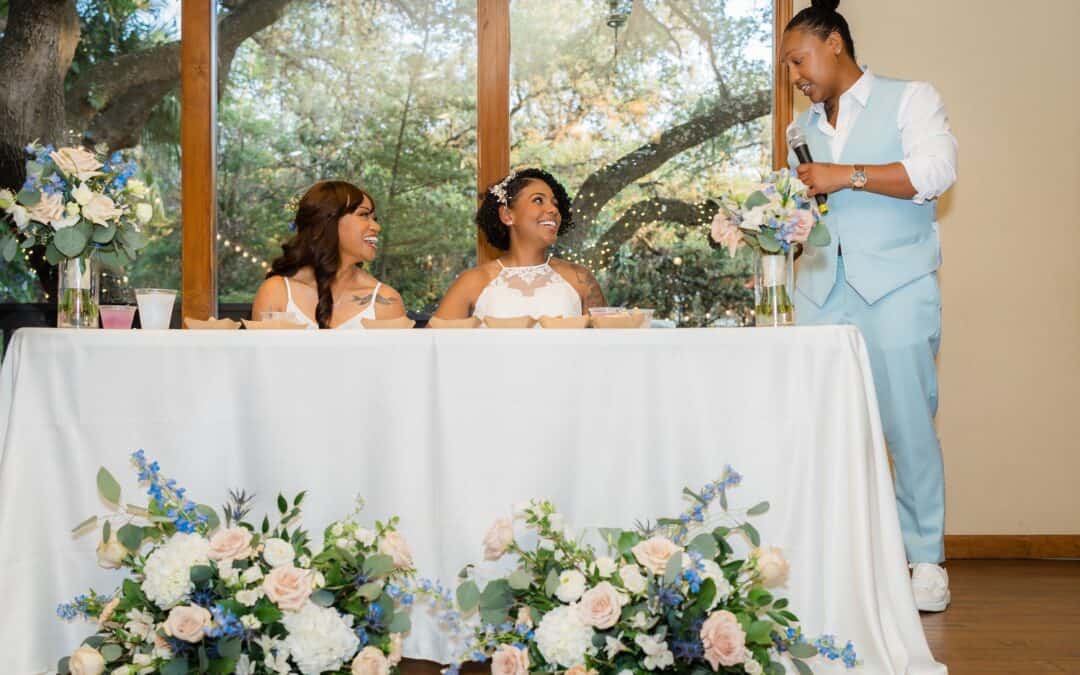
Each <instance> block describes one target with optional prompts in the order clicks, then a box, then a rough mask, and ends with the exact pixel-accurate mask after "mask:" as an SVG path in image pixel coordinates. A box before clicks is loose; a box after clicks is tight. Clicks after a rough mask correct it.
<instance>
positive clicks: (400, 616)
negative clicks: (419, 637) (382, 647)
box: [387, 612, 412, 633]
mask: <svg viewBox="0 0 1080 675" xmlns="http://www.w3.org/2000/svg"><path fill="white" fill-rule="evenodd" d="M410 628H412V619H411V618H409V614H408V612H398V613H397V614H395V615H394V620H393V621H391V622H390V627H389V628H387V630H388V631H390V632H391V633H407V632H408V631H409V629H410Z"/></svg>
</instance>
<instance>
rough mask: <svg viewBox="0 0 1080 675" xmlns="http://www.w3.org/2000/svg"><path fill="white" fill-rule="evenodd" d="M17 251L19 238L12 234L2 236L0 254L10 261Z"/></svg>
mask: <svg viewBox="0 0 1080 675" xmlns="http://www.w3.org/2000/svg"><path fill="white" fill-rule="evenodd" d="M18 252H19V240H18V239H16V238H15V237H12V236H7V237H4V239H3V244H0V256H3V258H4V260H6V261H7V262H11V261H12V260H14V259H15V254H16V253H18Z"/></svg>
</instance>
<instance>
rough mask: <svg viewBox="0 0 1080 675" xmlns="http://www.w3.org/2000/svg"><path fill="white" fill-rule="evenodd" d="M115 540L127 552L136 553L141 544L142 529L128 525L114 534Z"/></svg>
mask: <svg viewBox="0 0 1080 675" xmlns="http://www.w3.org/2000/svg"><path fill="white" fill-rule="evenodd" d="M116 538H117V539H119V540H120V543H121V544H123V545H124V548H126V549H127V550H129V551H138V550H139V547H140V546H142V542H143V529H142V528H141V527H139V526H138V525H132V524H130V523H128V524H127V525H124V526H123V527H121V528H120V529H119V530H118V531H117V532H116Z"/></svg>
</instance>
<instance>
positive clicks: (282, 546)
mask: <svg viewBox="0 0 1080 675" xmlns="http://www.w3.org/2000/svg"><path fill="white" fill-rule="evenodd" d="M295 556H296V551H295V549H293V545H292V544H290V543H289V542H287V541H285V540H284V539H281V538H279V537H272V538H270V539H267V540H266V542H265V543H264V544H263V551H262V557H263V560H265V561H266V564H267V565H269V566H270V567H282V566H284V565H291V564H292V562H293V558H294V557H295Z"/></svg>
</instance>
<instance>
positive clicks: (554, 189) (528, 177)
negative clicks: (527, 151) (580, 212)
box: [476, 169, 574, 251]
mask: <svg viewBox="0 0 1080 675" xmlns="http://www.w3.org/2000/svg"><path fill="white" fill-rule="evenodd" d="M534 180H542V181H544V182H545V183H547V185H548V187H549V188H551V193H552V194H553V195H555V203H556V204H558V206H559V215H561V216H562V223H561V224H560V225H559V234H558V236H560V237H561V236H562V235H564V234H566V233H567V232H569V231H570V230H571V229H573V227H574V212H573V210H572V209H571V208H570V195H568V194H567V193H566V188H564V187H563V186H562V183H560V182H559V181H557V180H555V177H554V176H552V175H551V174H550V173H548V172H547V171H544V170H543V169H522V170H521V171H518V172H517V173H516V174H515V175H514V178H513V180H511V181H509V182H508V183H506V184H505V185H502V183H501V181H500V182H499V183H496V184H495V185H502V187H503V188H504V189H505V191H506V204H502V203H501V202H500V201H499V198H498V197H496V196H495V195H494V194H492V192H491V187H495V185H492V186H491V187H489V188H488V189H487V191H486V192H485V193H484V201H482V202H480V208H478V209H477V210H476V224H477V225H479V226H480V229H481V230H483V232H484V236H486V237H487V240H488V241H489V242H491V245H492V246H494V247H495V248H497V249H499V250H500V251H509V250H510V228H509V227H507V226H506V225H505V224H504V223H503V221H502V219H501V218H499V207H500V206H510V205H511V204H513V203H514V200H515V199H516V198H517V196H518V194H519V193H520V192H521V190H522V188H524V187H525V186H526V185H528V184H529V183H530V182H532V181H534Z"/></svg>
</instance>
